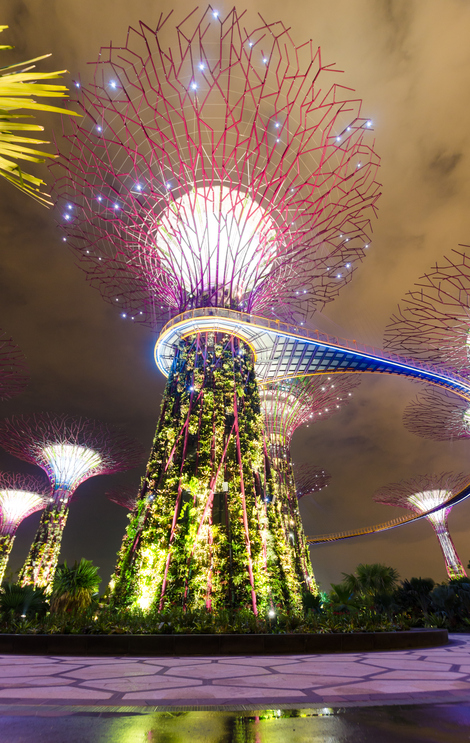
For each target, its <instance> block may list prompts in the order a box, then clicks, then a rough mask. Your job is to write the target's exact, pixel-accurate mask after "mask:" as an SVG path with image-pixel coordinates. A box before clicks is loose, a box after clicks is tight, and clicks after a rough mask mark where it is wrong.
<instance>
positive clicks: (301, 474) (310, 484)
mask: <svg viewBox="0 0 470 743" xmlns="http://www.w3.org/2000/svg"><path fill="white" fill-rule="evenodd" d="M293 467H294V478H295V492H296V495H297V498H298V499H299V500H300V498H304V497H305V496H306V495H311V494H312V493H318V492H319V491H320V490H323V488H326V487H328V484H329V482H330V480H331V475H330V473H329V472H327V471H326V470H324V469H323V468H322V467H318V466H317V465H315V464H294V465H293Z"/></svg>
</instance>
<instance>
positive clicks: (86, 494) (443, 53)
mask: <svg viewBox="0 0 470 743" xmlns="http://www.w3.org/2000/svg"><path fill="white" fill-rule="evenodd" d="M170 7H174V9H175V13H174V18H175V20H181V19H182V18H183V17H185V16H186V15H187V13H188V11H189V10H191V9H192V8H193V7H194V6H193V4H192V3H191V2H189V1H188V0H179V1H178V2H173V3H172V4H170V3H164V2H159V0H151V1H150V0H134V2H133V3H129V2H128V0H101V2H99V3H97V2H94V1H93V2H92V1H91V0H80V2H76V1H75V2H72V0H34V2H32V0H29V2H23V1H22V0H10V3H9V4H4V5H3V8H2V10H3V13H2V17H1V18H0V23H3V24H8V25H9V26H10V29H9V30H8V31H5V32H4V33H3V34H2V43H3V44H5V43H11V44H13V45H14V46H15V50H14V51H12V52H8V53H7V52H2V59H3V60H4V62H3V64H7V63H8V62H10V61H11V62H13V61H21V60H26V59H29V58H32V57H35V56H38V55H40V54H44V53H47V52H52V58H51V59H50V60H45V61H44V62H42V63H40V65H41V66H40V68H39V69H41V70H57V69H63V68H67V69H68V70H69V71H70V76H66V78H65V80H66V83H67V84H69V85H70V84H71V80H72V79H73V78H74V77H75V76H78V74H81V76H82V77H83V78H86V75H87V70H86V64H87V62H89V61H93V60H94V59H96V57H97V53H98V51H99V47H100V46H102V45H104V44H107V43H109V41H110V40H111V39H112V40H113V42H114V43H116V44H119V43H121V42H124V39H125V34H126V30H127V27H128V25H130V24H133V23H136V22H137V21H138V20H143V21H144V22H145V23H147V24H148V25H150V26H152V25H156V23H157V21H158V18H159V15H160V13H161V12H165V14H166V13H167V12H168V10H169V9H170ZM201 7H203V6H201ZM230 7H231V5H229V4H227V3H226V2H225V0H222V2H220V3H219V4H218V5H217V10H219V12H220V13H221V14H223V13H224V11H226V10H228V9H229V8H230ZM237 7H238V10H241V9H242V7H243V5H238V6H237ZM250 7H251V12H253V13H254V11H255V10H257V11H259V12H260V13H261V15H262V16H263V18H264V19H265V20H266V21H276V20H282V21H284V23H285V24H286V25H289V24H290V25H291V27H292V31H291V34H292V37H293V39H294V41H295V42H296V43H298V44H300V43H303V42H304V41H306V40H307V39H308V38H312V39H313V42H314V44H315V45H319V46H321V48H322V54H323V61H324V62H336V63H337V66H338V68H339V69H341V70H345V71H346V72H345V74H344V75H343V79H342V80H341V82H343V83H344V84H346V85H349V86H351V87H353V88H355V90H356V91H357V95H358V96H359V97H361V98H362V99H363V102H364V106H363V115H364V116H365V117H369V118H371V119H372V121H373V122H374V130H375V134H376V151H377V153H378V154H379V155H380V157H381V158H382V167H381V168H380V172H379V180H380V181H381V182H382V183H383V196H382V198H381V199H380V202H379V216H378V219H377V220H376V221H375V222H374V225H373V227H374V234H373V242H372V245H371V247H370V249H369V255H368V257H367V259H366V260H365V261H364V263H363V264H362V266H360V267H359V268H358V270H357V271H356V273H355V276H354V278H353V280H352V282H351V283H350V284H349V285H348V286H347V287H346V288H345V289H343V291H342V294H341V295H340V297H339V298H338V299H337V300H336V301H335V302H334V303H331V304H329V305H328V306H327V307H326V308H325V311H324V313H322V314H321V315H317V316H315V317H313V318H312V319H311V323H310V324H311V325H312V326H313V327H315V326H318V327H321V328H322V329H324V330H327V331H329V332H332V333H334V334H335V335H339V336H342V337H346V338H354V339H356V340H358V341H361V342H364V343H368V344H370V345H375V346H378V347H380V346H381V343H382V336H383V331H384V328H385V326H386V324H387V322H388V320H389V318H390V316H391V314H392V313H393V312H394V310H395V308H396V305H397V303H398V301H399V300H400V299H401V298H402V297H403V295H404V294H405V292H406V291H407V290H408V289H410V288H411V286H412V284H413V283H414V282H415V281H416V280H417V279H418V277H419V276H420V275H421V274H422V273H423V272H424V271H426V270H427V269H428V268H430V266H431V265H432V263H433V262H435V261H436V260H438V261H439V259H440V258H441V257H442V256H443V255H444V254H449V253H450V251H451V249H452V248H456V247H457V246H458V244H465V243H467V244H468V243H470V212H469V209H468V203H469V197H470V182H469V179H468V176H467V172H468V167H469V164H468V163H469V155H470V141H469V137H468V131H469V126H470V104H469V92H468V91H469V90H470V45H469V43H468V37H469V30H470V4H469V3H468V2H466V1H465V0H446V2H445V3H443V2H442V0H294V2H292V3H287V4H286V3H285V2H279V0H274V1H273V0H270V1H269V2H267V1H266V2H264V1H259V0H258V2H256V3H253V4H252V5H251V6H250ZM41 121H42V123H44V124H45V125H46V127H47V134H48V138H51V137H52V128H53V127H54V128H55V131H56V134H57V136H58V137H59V136H60V129H61V125H60V121H59V119H58V118H57V119H55V120H53V119H52V118H50V119H49V118H47V117H43V118H42V119H41ZM35 172H39V169H37V170H36V171H35ZM41 172H43V173H45V172H46V171H41ZM46 177H47V175H46ZM0 208H1V212H2V214H1V219H0V241H1V255H0V260H1V274H0V304H1V315H0V317H1V321H0V327H2V328H4V329H5V330H6V331H7V332H8V333H9V334H11V335H12V337H13V339H14V340H15V342H16V343H17V344H18V345H19V346H20V347H21V349H22V350H23V351H24V353H25V354H26V356H27V360H28V364H29V368H30V371H31V383H30V385H29V387H28V389H27V391H26V392H25V393H24V394H23V395H21V396H20V397H17V398H15V399H13V400H11V401H10V402H7V403H0V405H1V413H0V415H1V416H2V417H3V416H5V417H6V416H9V415H11V414H13V413H29V412H36V411H42V410H45V411H56V412H64V413H70V414H73V415H86V416H89V417H91V418H100V419H103V420H105V421H108V422H110V423H114V424H118V425H120V426H122V427H124V428H125V430H126V431H127V432H128V433H129V434H130V435H134V436H135V437H137V438H138V439H139V440H140V441H141V442H142V444H143V445H144V446H145V448H146V449H150V445H151V442H152V437H153V432H154V429H155V424H156V420H157V417H158V412H159V404H160V397H161V393H162V390H163V386H164V379H163V377H162V376H161V375H160V373H159V372H158V370H157V368H156V367H155V365H154V362H153V346H154V342H155V336H154V335H153V334H152V333H151V331H149V330H148V329H145V328H142V327H139V326H134V325H132V323H131V321H130V320H124V319H122V318H121V317H120V315H119V313H118V312H117V311H115V310H114V308H113V307H110V306H109V305H107V304H106V303H105V302H104V301H103V300H102V299H101V297H100V295H99V293H98V292H97V291H95V290H93V289H92V288H90V287H89V286H88V285H87V283H86V280H85V276H84V274H83V273H82V272H81V270H80V269H79V268H77V266H76V265H75V257H74V255H73V254H72V253H70V252H69V251H68V250H67V248H66V247H64V244H63V243H62V242H61V240H60V234H59V230H58V228H57V226H56V221H55V215H54V212H53V210H47V209H45V208H44V207H41V206H39V205H38V204H36V203H35V202H34V201H33V200H32V199H29V198H28V197H26V196H24V195H22V194H20V193H19V192H17V191H16V190H15V189H13V188H12V187H10V186H9V185H8V184H7V183H4V182H0ZM418 391H419V385H417V384H416V383H414V382H411V381H406V380H404V379H400V378H398V377H389V376H372V375H364V376H363V382H362V384H361V387H360V388H359V389H358V390H357V391H356V392H355V393H354V397H353V401H352V403H351V404H350V405H349V406H348V407H347V408H344V410H343V411H341V412H340V413H339V414H338V415H336V416H333V417H332V418H331V419H330V420H328V421H325V422H322V423H318V424H315V425H314V426H310V427H309V428H306V427H304V428H302V429H299V430H298V431H297V432H296V434H295V435H294V442H293V447H292V452H293V458H294V461H297V462H315V463H316V464H318V465H321V466H324V467H325V468H326V469H328V470H329V471H330V472H331V473H332V475H333V478H332V481H331V484H330V485H329V486H328V488H327V489H325V490H324V491H322V492H320V493H318V494H316V495H315V496H309V497H307V498H305V500H304V501H302V502H301V512H302V516H303V520H304V526H305V531H306V533H307V534H311V535H313V534H321V533H325V532H331V531H338V530H349V529H352V528H355V527H360V526H367V525H369V524H371V523H379V522H382V521H387V520H389V519H392V518H394V517H395V516H401V515H404V513H405V511H403V509H396V508H390V507H388V506H384V505H379V504H375V503H373V502H372V498H371V496H372V494H373V493H374V491H375V490H376V489H377V488H378V487H380V486H381V485H385V484H387V483H389V482H394V481H398V480H400V479H402V478H408V477H412V476H415V475H419V474H424V473H432V472H441V471H443V470H446V471H467V470H468V471H469V472H470V462H468V454H469V451H470V441H468V442H466V441H459V442H454V443H451V442H443V443H440V442H431V441H425V440H424V439H419V438H417V437H415V436H413V435H412V434H410V433H408V432H407V431H405V429H404V428H403V426H402V422H401V417H402V414H403V410H404V408H405V406H406V404H407V403H408V402H409V401H410V400H411V399H412V398H413V397H414V396H415V395H416V394H417V393H418ZM0 467H2V468H3V469H4V470H5V471H23V472H30V473H34V472H35V468H34V467H32V466H29V465H26V464H24V463H22V462H21V461H20V460H15V459H14V458H13V457H9V456H7V455H6V454H3V453H2V454H1V458H0ZM143 470H144V468H143V467H142V469H141V470H140V471H137V470H135V471H133V472H129V473H125V474H121V475H114V476H108V477H104V476H101V477H96V478H92V479H90V480H88V482H86V483H84V484H83V485H81V486H80V488H79V490H78V491H77V496H76V499H75V500H74V502H73V503H72V506H71V512H70V516H69V521H68V524H67V527H66V530H65V534H64V540H63V549H62V553H61V560H62V559H63V558H66V559H67V560H68V561H73V560H74V559H80V558H81V557H86V558H88V559H92V560H93V561H94V562H95V564H97V565H98V566H100V568H101V571H100V572H101V575H102V576H103V581H104V582H103V584H102V588H104V586H105V581H107V580H108V578H109V575H110V573H111V571H112V569H113V565H114V560H115V554H116V552H117V550H118V548H119V545H120V542H121V538H122V535H123V531H124V528H125V526H126V523H127V521H126V513H127V512H126V511H125V510H124V509H122V508H120V507H119V506H117V505H114V504H113V503H110V502H109V501H107V499H106V497H105V492H106V490H107V489H111V488H113V489H114V488H115V487H118V486H119V485H120V484H122V485H124V484H135V486H136V488H137V486H138V482H139V478H140V476H141V475H142V474H143ZM469 519H470V499H469V500H468V501H466V502H464V503H463V504H461V505H459V506H457V507H456V508H455V509H454V510H453V512H452V514H451V516H450V520H449V523H450V529H451V533H452V536H453V538H454V541H455V544H456V547H457V551H458V552H459V554H460V557H461V560H462V562H463V563H464V565H465V566H466V565H467V562H468V560H469V559H470V543H469V535H470V523H469ZM38 521H39V515H38V514H36V515H34V516H32V517H30V518H29V519H28V520H27V521H26V522H24V523H23V524H22V526H21V527H20V529H19V532H18V536H17V540H16V542H15V545H14V548H13V552H12V556H11V559H10V564H9V568H13V569H18V568H19V567H20V566H21V564H22V562H23V560H24V558H25V557H26V554H27V551H28V549H29V546H30V544H31V541H32V538H33V536H34V533H35V530H36V527H37V524H38ZM312 562H313V567H314V571H315V574H316V576H317V578H318V579H319V581H320V583H321V586H322V588H324V589H328V588H329V583H330V582H331V581H334V582H336V581H339V580H340V579H341V572H342V571H344V572H351V571H352V570H353V569H354V568H355V566H356V565H357V564H358V563H359V562H384V563H386V564H389V565H393V566H394V567H395V568H397V570H398V571H399V573H400V575H401V577H402V578H405V577H411V576H413V575H415V576H419V575H421V576H422V577H427V576H430V577H433V578H434V579H436V580H442V579H444V578H445V568H444V562H443V559H442V556H441V553H440V549H439V546H438V542H437V540H436V538H435V537H434V534H433V532H432V528H431V526H430V525H429V524H428V523H426V522H425V521H424V520H422V521H420V522H418V523H416V524H412V525H409V526H405V527H402V528H400V529H394V530H393V531H390V532H387V533H385V534H378V535H374V536H369V537H361V538H356V539H353V540H349V541H345V542H337V543H334V544H329V545H325V546H317V547H315V548H313V549H312Z"/></svg>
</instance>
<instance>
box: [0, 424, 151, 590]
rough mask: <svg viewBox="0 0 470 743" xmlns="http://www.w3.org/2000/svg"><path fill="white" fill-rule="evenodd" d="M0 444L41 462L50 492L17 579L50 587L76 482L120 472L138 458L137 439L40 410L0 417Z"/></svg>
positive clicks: (28, 458) (105, 426) (23, 456)
mask: <svg viewBox="0 0 470 743" xmlns="http://www.w3.org/2000/svg"><path fill="white" fill-rule="evenodd" d="M0 445H1V446H2V447H3V448H4V449H6V451H8V452H9V453H10V454H13V455H14V456H16V457H19V458H20V459H23V460H25V461H26V462H31V463H32V464H36V465H38V466H39V467H41V468H42V469H43V470H44V471H45V473H46V475H47V477H48V479H49V482H50V489H51V494H50V498H49V501H48V502H47V504H46V505H45V508H44V510H43V513H42V514H41V520H40V522H39V527H38V531H37V533H36V536H35V538H34V540H33V543H32V545H31V549H30V551H29V554H28V557H27V558H26V562H25V563H24V565H23V568H22V569H21V571H20V575H19V580H20V582H21V583H22V584H23V585H27V584H34V585H35V586H38V587H43V588H46V590H48V591H49V590H52V581H53V578H54V574H55V570H56V567H57V562H58V558H59V553H60V547H61V542H62V535H63V531H64V528H65V524H66V521H67V517H68V514H69V509H70V502H71V499H72V496H73V495H74V493H75V491H76V489H77V488H78V486H79V485H80V484H81V483H82V482H84V481H85V480H88V479H89V478H90V477H94V476H95V475H103V474H111V473H113V472H122V471H123V470H127V469H130V468H132V467H135V466H137V465H138V464H139V463H140V462H141V461H142V456H143V452H142V449H141V447H140V445H139V444H138V443H137V442H135V441H134V440H133V439H131V438H129V437H128V436H126V435H125V434H124V433H122V432H121V431H118V430H114V429H113V428H112V427H111V426H108V425H107V424H105V423H101V422H99V421H94V420H90V419H88V418H81V417H80V418H74V417H71V416H67V415H56V414H52V413H40V414H32V415H23V416H13V417H12V418H10V419H8V420H4V421H2V422H1V423H0Z"/></svg>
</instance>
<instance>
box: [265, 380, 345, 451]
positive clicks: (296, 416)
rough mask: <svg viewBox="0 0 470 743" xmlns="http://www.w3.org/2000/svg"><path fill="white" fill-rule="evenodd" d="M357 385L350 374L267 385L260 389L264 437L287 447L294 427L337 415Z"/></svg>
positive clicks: (284, 381)
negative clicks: (265, 435)
mask: <svg viewBox="0 0 470 743" xmlns="http://www.w3.org/2000/svg"><path fill="white" fill-rule="evenodd" d="M359 384H360V381H359V379H358V377H357V376H356V375H354V374H337V375H335V376H332V375H326V374H317V375H314V376H311V377H296V378H294V379H285V380H283V381H282V382H272V383H269V384H267V385H266V386H265V387H263V388H262V389H261V390H260V400H261V408H262V411H263V415H264V425H265V431H266V434H267V436H268V437H269V439H270V440H271V441H272V442H275V441H276V442H279V443H282V444H283V445H286V446H289V444H290V442H291V439H292V436H293V434H294V431H295V430H296V428H298V427H299V426H301V425H302V424H304V423H307V424H309V423H315V422H317V421H321V420H326V419H327V418H329V417H330V416H332V415H333V414H334V413H337V412H338V411H339V410H340V409H341V408H342V407H343V406H344V404H345V403H347V402H348V401H349V400H350V399H351V396H352V390H353V389H355V388H356V387H357V386H358V385H359Z"/></svg>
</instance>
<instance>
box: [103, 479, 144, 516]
mask: <svg viewBox="0 0 470 743" xmlns="http://www.w3.org/2000/svg"><path fill="white" fill-rule="evenodd" d="M138 496H139V491H138V488H136V487H132V486H131V485H128V486H127V487H122V488H119V489H115V490H108V491H107V493H106V497H107V498H108V500H110V501H111V502H112V503H116V504H117V505H118V506H122V507H123V508H127V510H128V511H133V510H134V508H135V507H136V505H137V501H138Z"/></svg>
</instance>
